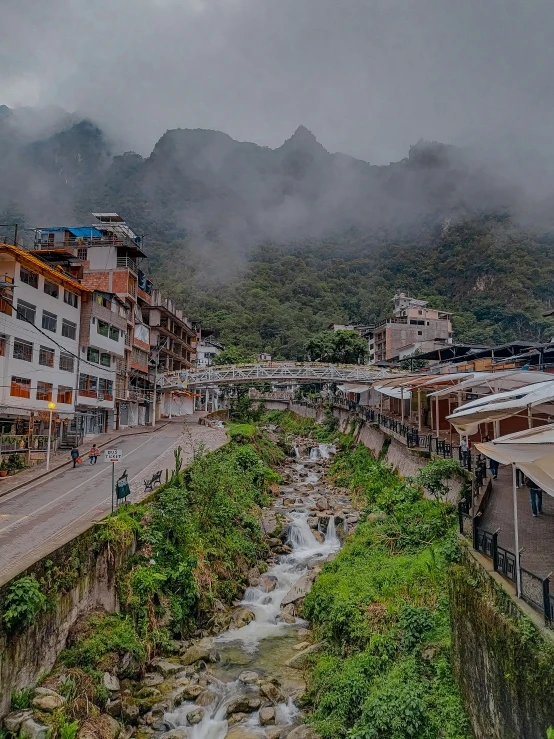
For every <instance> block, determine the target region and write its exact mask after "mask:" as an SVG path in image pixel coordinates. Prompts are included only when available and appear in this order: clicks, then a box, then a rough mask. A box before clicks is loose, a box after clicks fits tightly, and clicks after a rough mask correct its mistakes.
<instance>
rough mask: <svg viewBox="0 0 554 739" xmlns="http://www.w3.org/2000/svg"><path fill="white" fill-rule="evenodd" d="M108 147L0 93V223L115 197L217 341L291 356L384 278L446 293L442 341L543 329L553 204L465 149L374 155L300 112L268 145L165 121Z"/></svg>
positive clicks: (440, 303)
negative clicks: (143, 138) (352, 151)
mask: <svg viewBox="0 0 554 739" xmlns="http://www.w3.org/2000/svg"><path fill="white" fill-rule="evenodd" d="M113 150H114V144H113V143H112V142H111V141H110V140H109V137H107V136H106V135H105V133H104V132H103V131H102V130H101V129H100V128H99V127H98V126H96V125H95V124H94V123H93V122H91V121H82V120H79V119H76V118H75V117H73V116H69V115H68V114H65V113H64V112H63V111H59V110H54V111H50V113H49V116H46V117H45V118H43V117H41V116H39V115H37V114H36V113H33V112H32V111H27V112H26V114H25V116H24V117H23V118H20V117H18V115H16V113H14V112H12V111H9V109H8V110H6V109H5V108H2V109H1V110H0V153H1V154H2V156H1V157H0V175H1V177H0V183H2V184H1V185H0V222H1V223H8V222H12V221H13V220H14V219H15V220H17V221H18V222H19V223H20V224H21V225H26V226H27V227H29V226H36V225H60V224H61V223H74V224H78V223H87V222H90V218H91V216H90V213H91V212H92V211H97V210H107V211H117V212H119V213H121V214H122V215H123V216H124V217H125V218H126V219H127V220H128V222H129V223H130V224H131V225H132V226H133V227H134V228H135V230H136V231H137V232H139V233H141V234H146V239H145V244H146V250H147V252H148V254H149V256H150V260H149V266H148V270H149V271H150V272H151V273H152V274H153V276H154V277H155V278H156V280H157V281H158V283H160V284H161V285H162V286H163V287H165V288H166V290H167V292H168V293H170V294H171V295H172V296H174V297H175V298H177V299H178V301H179V302H180V303H181V304H182V306H183V307H184V309H185V311H186V312H187V313H188V314H189V315H191V316H192V317H194V318H201V319H202V320H203V321H204V322H205V323H209V324H211V325H213V326H214V327H215V328H216V329H217V330H218V335H219V338H220V340H221V341H223V342H224V343H228V344H236V345H239V346H243V347H244V348H246V349H248V350H249V351H258V350H269V351H271V352H272V353H273V354H274V355H275V356H276V357H285V358H302V357H303V356H305V354H304V352H305V345H306V343H307V341H308V340H309V338H310V336H311V335H312V334H313V333H314V332H315V331H318V330H320V329H322V328H324V327H326V326H327V325H328V324H329V323H330V322H352V321H353V322H361V323H362V322H363V323H370V322H374V321H376V320H378V319H379V318H381V317H383V316H384V315H386V314H387V313H389V312H390V308H391V303H390V301H391V298H392V296H393V294H394V292H395V291H396V290H398V289H404V290H409V291H410V292H412V293H413V294H417V296H418V297H426V298H428V299H429V300H431V301H432V303H433V305H436V306H437V307H440V308H443V309H445V310H451V311H452V312H453V313H454V329H455V336H456V339H458V340H463V341H474V342H493V341H494V342H501V341H504V340H511V339H514V338H517V337H521V338H533V339H541V340H549V339H550V338H551V336H554V328H553V327H552V322H551V321H550V319H544V318H543V317H542V313H543V312H544V310H545V309H546V308H548V307H551V300H553V298H554V273H553V267H552V246H553V243H554V238H553V237H552V235H551V234H552V233H554V229H553V228H552V218H551V214H552V212H554V209H552V208H551V207H550V205H549V203H548V201H547V198H546V197H545V198H544V199H543V200H542V201H541V202H534V201H533V202H531V201H530V199H529V197H528V196H527V195H526V194H525V193H523V192H522V191H521V188H519V187H518V186H517V185H516V183H514V182H513V181H512V180H510V179H509V178H506V177H504V176H502V174H501V173H500V172H499V171H497V170H495V168H494V167H491V166H489V165H487V166H485V164H484V163H483V162H482V161H479V160H478V159H476V158H475V157H474V156H470V155H469V154H468V152H465V151H462V150H460V149H456V148H455V147H452V146H446V145H444V144H438V143H426V142H419V143H418V144H416V145H415V146H413V147H412V148H411V149H410V152H409V155H408V156H407V157H406V158H405V159H403V160H402V161H400V162H394V163H391V164H390V165H387V166H375V165H371V164H369V163H367V162H364V161H361V160H357V159H355V158H353V157H349V156H346V155H344V154H332V153H329V152H328V151H327V150H326V149H325V148H324V147H323V146H322V145H321V144H320V143H319V142H318V141H317V139H316V137H315V136H314V135H313V134H312V133H311V132H310V131H308V130H307V129H306V128H304V127H302V126H301V127H299V128H298V129H297V131H296V132H295V133H294V134H293V135H292V136H291V138H289V139H288V140H287V141H285V142H284V144H283V145H282V146H280V147H278V148H277V149H269V148H267V147H262V146H258V145H256V144H252V143H247V142H237V141H234V140H233V139H232V138H231V137H230V136H228V135H227V134H224V133H221V132H218V131H207V130H200V129H194V130H191V129H175V130H172V131H167V132H166V133H165V134H164V135H163V136H162V137H161V138H160V140H159V141H158V142H157V143H156V145H155V147H154V149H153V151H152V152H151V154H150V155H149V156H147V157H143V156H140V155H139V154H136V153H133V152H127V153H125V154H117V155H115V156H114V155H113ZM522 223H525V226H523V225H522ZM530 224H533V225H532V226H531V225H530ZM539 224H540V225H539Z"/></svg>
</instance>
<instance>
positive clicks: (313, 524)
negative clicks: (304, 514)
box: [308, 516, 319, 529]
mask: <svg viewBox="0 0 554 739" xmlns="http://www.w3.org/2000/svg"><path fill="white" fill-rule="evenodd" d="M308 526H309V527H310V528H311V529H317V528H318V527H319V517H318V516H310V518H308Z"/></svg>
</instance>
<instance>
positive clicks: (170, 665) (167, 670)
mask: <svg viewBox="0 0 554 739" xmlns="http://www.w3.org/2000/svg"><path fill="white" fill-rule="evenodd" d="M154 666H155V667H156V670H157V671H158V672H161V674H162V675H163V676H164V677H170V676H171V675H175V674H176V673H177V672H179V671H180V670H182V669H183V665H182V664H179V663H178V662H169V661H168V660H165V659H160V660H156V661H155V663H154Z"/></svg>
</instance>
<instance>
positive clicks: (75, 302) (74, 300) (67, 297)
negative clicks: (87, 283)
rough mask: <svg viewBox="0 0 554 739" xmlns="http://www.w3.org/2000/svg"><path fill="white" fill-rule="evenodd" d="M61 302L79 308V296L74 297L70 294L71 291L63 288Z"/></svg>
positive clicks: (74, 295) (73, 294)
mask: <svg viewBox="0 0 554 739" xmlns="http://www.w3.org/2000/svg"><path fill="white" fill-rule="evenodd" d="M63 302H64V303H67V304H68V305H72V306H73V307H74V308H78V307H79V296H78V295H76V294H75V293H72V292H71V290H68V289H67V288H64V291H63Z"/></svg>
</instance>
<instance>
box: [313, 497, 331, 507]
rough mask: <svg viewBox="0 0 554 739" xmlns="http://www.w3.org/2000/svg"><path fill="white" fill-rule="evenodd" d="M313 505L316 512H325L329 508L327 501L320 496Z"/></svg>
mask: <svg viewBox="0 0 554 739" xmlns="http://www.w3.org/2000/svg"><path fill="white" fill-rule="evenodd" d="M315 505H316V508H317V509H318V511H326V510H327V509H328V508H329V501H328V500H327V498H325V497H323V496H321V498H319V500H317V501H316V504H315Z"/></svg>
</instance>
